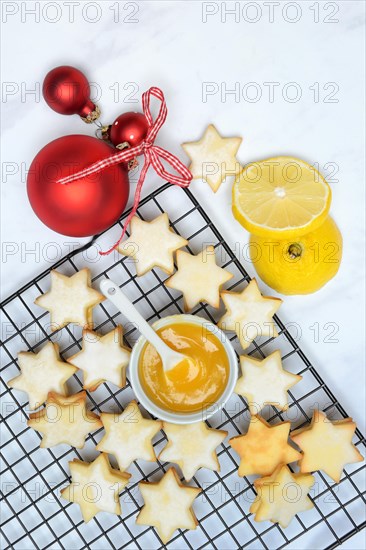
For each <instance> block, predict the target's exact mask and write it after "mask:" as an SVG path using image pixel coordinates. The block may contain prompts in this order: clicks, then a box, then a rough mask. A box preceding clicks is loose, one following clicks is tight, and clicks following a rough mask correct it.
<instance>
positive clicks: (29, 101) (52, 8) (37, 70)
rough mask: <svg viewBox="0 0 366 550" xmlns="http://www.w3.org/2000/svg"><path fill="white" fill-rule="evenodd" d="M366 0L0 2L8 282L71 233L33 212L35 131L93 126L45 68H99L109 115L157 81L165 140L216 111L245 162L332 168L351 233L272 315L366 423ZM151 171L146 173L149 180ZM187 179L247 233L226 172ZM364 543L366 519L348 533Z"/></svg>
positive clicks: (19, 281)
mask: <svg viewBox="0 0 366 550" xmlns="http://www.w3.org/2000/svg"><path fill="white" fill-rule="evenodd" d="M364 6H365V4H364V3H363V2H362V1H361V0H360V1H337V2H307V1H298V2H226V3H223V2H193V1H144V2H109V1H103V2H87V1H83V0H81V1H78V2H30V1H28V2H12V1H10V2H7V1H5V2H2V6H1V7H2V21H3V24H2V30H3V37H2V45H3V55H2V80H3V97H2V102H3V103H2V109H3V122H2V130H3V144H2V165H1V168H2V187H1V193H2V217H1V230H2V240H3V245H2V263H1V270H2V294H3V297H6V296H8V295H9V294H10V293H12V292H13V291H15V290H16V289H17V288H18V287H19V286H20V285H23V284H24V283H26V282H27V281H28V280H29V279H30V278H31V277H33V276H34V275H35V274H36V273H38V272H39V271H41V270H43V269H45V268H46V267H48V266H49V265H50V264H51V263H53V260H54V259H55V256H54V255H55V248H52V250H51V248H50V247H49V246H48V244H49V243H50V242H52V243H57V245H58V251H59V252H58V257H60V256H61V255H63V254H64V253H65V252H67V250H68V246H69V245H68V244H67V243H70V242H71V241H72V239H70V238H65V237H64V236H61V235H58V234H56V233H53V232H52V231H50V230H48V229H47V228H46V227H45V226H43V225H42V223H41V222H40V221H39V220H38V219H37V218H36V216H35V215H34V214H33V212H32V210H31V208H30V206H29V204H28V201H27V196H26V192H25V182H26V171H27V168H28V167H29V165H30V163H31V161H32V159H33V157H34V156H35V154H36V153H37V152H38V150H39V149H40V148H41V147H42V146H44V145H45V144H46V143H47V142H48V141H50V140H52V139H55V138H57V137H59V136H62V135H65V134H68V133H85V134H87V133H91V128H90V127H87V126H86V125H84V124H83V123H82V122H81V121H80V120H79V119H78V117H76V116H74V117H62V116H60V115H58V114H56V113H55V112H53V111H51V110H50V109H49V108H48V107H47V105H46V104H45V102H44V101H43V100H42V98H41V97H40V89H41V83H42V79H43V77H44V75H45V74H46V73H47V71H48V70H50V69H51V68H52V67H54V66H57V65H61V64H70V65H75V66H77V67H79V68H81V69H82V70H83V71H84V72H85V73H86V75H87V76H88V78H89V79H90V81H92V82H94V83H95V84H94V85H93V93H94V96H97V99H98V103H99V104H100V105H101V107H102V110H103V116H102V120H103V121H106V122H112V120H113V119H114V118H115V117H116V116H118V115H119V114H120V113H122V112H124V111H127V110H135V109H139V103H135V102H134V100H135V101H136V99H139V98H140V96H141V93H142V92H143V91H144V90H145V89H147V88H148V87H149V86H151V85H158V86H160V87H162V88H163V90H164V92H165V94H166V98H167V101H168V108H169V116H168V120H167V122H166V124H165V126H164V128H163V130H162V131H161V133H160V135H159V144H161V145H162V146H165V147H166V148H168V149H169V150H170V151H172V152H173V153H176V154H179V155H181V157H182V159H184V160H186V157H185V156H184V154H183V152H182V150H181V149H180V143H181V142H183V141H189V140H196V139H198V138H200V136H201V134H202V132H203V130H204V128H205V127H206V125H207V124H209V123H214V124H215V125H216V126H217V128H218V130H219V131H220V132H221V133H222V134H223V135H224V136H231V135H233V136H242V137H243V143H242V147H241V149H240V152H239V159H240V161H241V162H243V163H246V162H248V161H250V160H255V159H262V158H266V157H270V156H274V155H279V154H285V155H294V156H297V157H301V158H304V159H305V160H307V161H310V162H311V163H313V162H317V163H319V166H320V169H321V170H322V171H323V172H324V173H325V174H326V175H329V176H330V182H331V186H332V190H333V204H332V208H331V213H332V215H333V216H334V218H335V220H336V221H337V223H338V224H339V227H340V229H341V231H342V233H343V238H344V256H343V262H342V266H341V269H340V271H339V273H338V275H337V277H336V278H335V279H334V280H333V281H332V282H331V283H329V284H328V285H327V286H326V287H325V288H324V289H322V290H321V291H320V292H318V293H316V294H314V295H311V296H305V297H301V296H299V297H287V298H285V302H284V305H283V306H282V309H281V316H282V318H283V319H284V320H285V321H286V322H289V321H291V322H296V323H298V324H299V325H300V327H301V330H302V339H301V342H300V345H301V346H302V347H303V348H304V350H305V351H306V353H307V354H308V355H309V357H310V359H311V360H312V361H313V362H314V363H315V364H316V365H317V367H318V370H319V372H320V374H321V375H322V376H323V377H324V379H325V380H326V382H327V383H328V385H329V386H330V388H331V389H332V390H333V391H334V393H335V394H336V396H337V397H338V398H339V401H340V402H341V403H342V404H343V405H344V407H345V408H346V410H347V411H348V413H349V414H350V415H351V416H353V417H354V419H355V420H356V421H357V423H358V424H359V426H360V428H361V429H362V430H363V431H365V412H364V411H365V361H364V306H363V303H364V212H365V205H364V186H365V181H364V175H365V174H364V157H363V152H364V146H365V142H364V111H363V109H364V104H363V97H364V92H365V89H364V88H365V86H364V77H365V75H364V54H363V45H364V43H363V40H364V27H363V26H364V11H365V10H364ZM230 9H231V10H233V9H234V10H235V13H231V14H230V13H228V11H229V10H230ZM72 12H73V13H72ZM249 83H252V84H250V85H249V86H248V84H249ZM253 83H254V84H253ZM291 83H292V84H291ZM207 88H209V89H210V90H211V91H212V92H211V93H212V95H207V94H205V90H207ZM271 88H272V89H273V90H274V92H273V97H271V94H270V89H271ZM229 90H236V95H235V94H233V93H232V94H229V93H228V91H229ZM256 94H257V98H256V101H254V99H255V96H256ZM296 95H297V98H296ZM295 99H297V100H295ZM332 172H334V173H333V175H332ZM159 183H160V182H159V181H158V179H157V178H156V177H154V175H151V174H150V177H149V178H148V181H147V182H146V186H145V190H144V194H146V193H148V192H149V191H151V190H152V189H153V187H155V186H156V185H159ZM191 189H192V191H193V193H194V194H195V195H196V197H197V198H198V199H199V201H200V202H201V204H202V205H203V206H204V207H205V208H206V209H207V212H208V213H209V215H210V216H212V219H213V221H214V222H215V223H216V224H217V226H218V227H219V229H220V230H221V231H222V233H223V234H224V236H225V238H226V239H227V241H228V242H229V243H230V244H231V245H232V246H238V244H236V243H239V250H241V252H245V244H246V243H247V241H248V234H247V233H246V231H245V230H243V229H242V228H241V226H240V225H239V224H238V223H237V222H236V221H235V220H234V219H233V217H232V214H231V185H230V182H226V183H224V184H223V185H222V187H221V189H220V191H219V192H218V193H217V194H216V195H214V194H213V193H212V192H211V190H210V188H209V187H208V186H207V185H206V184H204V183H201V182H193V184H192V186H191ZM79 242H81V240H79ZM32 251H35V252H34V253H32ZM51 254H52V255H53V257H52V258H51V257H50V256H51ZM48 255H49V256H48ZM241 259H242V261H243V263H244V265H245V268H246V269H247V270H248V271H249V273H250V274H251V275H254V268H253V266H252V265H251V264H250V263H249V262H248V261H247V260H246V258H245V256H244V257H243V255H242V256H241ZM262 289H263V290H265V291H266V290H268V289H266V287H265V285H263V284H262ZM315 323H317V324H318V325H316V326H317V327H319V335H318V337H316V338H315V335H314V328H315V327H314V324H315ZM327 323H331V325H329V324H328V325H327ZM333 326H335V327H337V333H336V334H334V335H333V340H335V341H333V342H329V341H328V340H329V337H330V336H331V328H332V327H333ZM311 327H313V329H312V328H311ZM327 327H328V328H327ZM364 545H365V543H364V536H363V535H360V536H359V537H356V538H353V539H352V540H351V541H349V542H348V543H346V544H345V545H344V548H353V549H354V548H364Z"/></svg>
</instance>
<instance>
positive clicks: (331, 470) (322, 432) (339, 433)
mask: <svg viewBox="0 0 366 550" xmlns="http://www.w3.org/2000/svg"><path fill="white" fill-rule="evenodd" d="M355 430H356V424H355V422H353V421H352V418H346V419H344V420H336V421H335V422H331V421H330V420H329V419H328V418H327V417H326V415H325V414H324V413H323V412H322V411H318V410H315V411H314V413H313V418H312V421H311V424H310V426H306V427H305V428H300V429H299V430H295V431H293V432H292V434H291V438H292V440H293V441H295V443H296V444H297V445H298V446H299V447H300V449H301V450H302V452H303V454H302V458H301V460H300V463H299V464H300V472H314V471H316V470H323V472H325V473H326V474H328V476H329V477H330V478H332V479H333V481H335V482H336V483H339V481H340V479H341V477H342V472H343V469H344V467H345V466H346V464H353V463H354V462H362V461H363V456H362V455H361V454H360V452H359V451H358V449H357V448H356V447H355V445H353V443H352V438H353V435H354V433H355Z"/></svg>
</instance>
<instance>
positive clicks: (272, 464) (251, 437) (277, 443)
mask: <svg viewBox="0 0 366 550" xmlns="http://www.w3.org/2000/svg"><path fill="white" fill-rule="evenodd" d="M290 427H291V423H290V422H281V423H280V424H276V425H274V426H271V425H270V424H268V422H266V421H265V420H264V419H263V418H262V417H260V416H252V417H251V419H250V423H249V428H248V432H247V433H246V434H245V435H238V436H236V437H233V438H232V439H230V441H229V443H230V445H231V447H232V448H233V449H234V450H235V451H236V452H237V453H238V455H239V456H240V465H239V469H238V475H239V476H249V475H252V474H258V475H262V476H265V475H269V474H271V473H272V472H273V471H274V469H275V468H277V466H278V465H279V464H290V463H291V462H295V461H296V460H299V459H300V458H301V454H300V453H299V452H298V451H296V450H295V449H294V448H293V447H291V445H289V443H288V436H289V432H290Z"/></svg>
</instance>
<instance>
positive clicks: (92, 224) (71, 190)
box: [27, 135, 129, 237]
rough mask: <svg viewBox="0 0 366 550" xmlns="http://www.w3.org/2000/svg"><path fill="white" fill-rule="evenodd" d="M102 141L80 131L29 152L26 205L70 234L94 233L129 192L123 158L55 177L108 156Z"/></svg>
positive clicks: (121, 207)
mask: <svg viewBox="0 0 366 550" xmlns="http://www.w3.org/2000/svg"><path fill="white" fill-rule="evenodd" d="M111 152H112V149H111V147H110V146H109V145H107V144H106V143H105V142H103V141H101V140H98V139H96V138H93V137H89V136H83V135H71V136H64V137H61V138H58V139H55V140H54V141H51V143H48V144H47V145H46V146H45V147H44V148H43V149H42V150H41V151H40V152H39V153H38V155H37V156H36V157H35V158H34V160H33V162H32V164H31V167H30V170H29V174H28V179H27V191H28V197H29V201H30V203H31V206H32V208H33V210H34V211H35V213H36V214H37V216H38V217H39V218H40V220H42V221H43V223H44V224H46V225H47V226H48V227H50V228H51V229H53V230H54V231H57V232H58V233H61V234H63V235H68V236H70V237H86V236H89V235H95V234H96V233H100V232H101V231H103V230H105V229H107V228H108V227H110V226H111V225H112V224H113V223H114V222H115V221H116V220H117V219H118V218H119V216H120V215H121V214H122V212H123V210H124V208H125V206H126V203H127V200H128V194H129V180H128V171H127V166H126V165H125V164H118V165H115V166H110V167H109V168H106V169H105V170H103V171H102V172H100V173H98V174H93V175H92V176H88V177H86V178H82V179H78V180H75V181H73V182H71V183H67V184H61V183H58V182H57V180H58V179H59V178H61V177H64V176H68V175H70V173H75V172H76V171H78V170H82V169H84V168H85V167H87V166H89V165H90V164H92V163H93V162H96V161H98V160H101V159H103V158H107V157H110V156H111Z"/></svg>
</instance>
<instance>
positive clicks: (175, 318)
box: [129, 314, 238, 424]
mask: <svg viewBox="0 0 366 550" xmlns="http://www.w3.org/2000/svg"><path fill="white" fill-rule="evenodd" d="M174 323H189V324H194V325H199V326H203V327H204V328H205V329H206V330H209V331H210V332H212V333H213V334H214V335H215V336H216V338H218V339H219V340H220V342H221V344H222V345H223V347H224V350H225V352H226V355H227V358H228V361H229V376H228V381H227V384H226V388H225V389H224V391H223V393H222V394H221V396H220V397H219V399H218V400H217V401H216V403H214V404H213V405H210V406H209V407H206V408H204V409H202V410H201V411H197V412H194V413H180V412H177V413H175V412H169V411H167V410H165V409H162V408H161V407H159V406H158V405H156V404H155V403H153V402H152V401H151V400H150V399H149V398H148V397H147V395H146V394H145V392H144V390H143V388H142V385H141V382H140V378H139V372H138V365H139V358H140V354H141V351H142V349H143V347H144V345H145V344H146V339H145V338H144V337H143V336H140V338H139V339H138V340H137V342H136V344H135V345H134V347H133V349H132V353H131V357H130V364H129V378H130V382H131V386H132V389H133V391H134V393H135V395H136V397H137V399H138V400H139V401H140V403H141V405H142V406H143V407H144V408H145V409H146V410H147V411H149V412H150V413H151V414H153V415H154V416H156V417H158V418H159V419H161V420H165V421H166V422H172V423H174V424H192V423H193V422H199V421H200V420H206V418H209V417H210V416H212V415H213V414H215V413H217V412H218V411H220V410H221V409H222V408H223V407H224V405H225V403H226V402H227V401H228V399H229V398H230V396H231V394H232V393H233V391H234V388H235V384H236V381H237V378H238V360H237V357H236V354H235V351H234V348H233V347H232V345H231V342H230V340H229V339H228V338H227V336H226V335H225V334H224V333H223V332H222V331H221V330H220V329H219V328H218V327H217V326H216V325H214V324H213V323H210V321H207V319H203V318H202V317H197V316H196V315H183V314H182V315H171V316H169V317H164V318H163V319H159V320H158V321H156V322H155V323H154V324H153V325H152V327H153V328H154V329H155V330H157V329H159V328H163V327H165V326H167V325H172V324H174Z"/></svg>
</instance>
